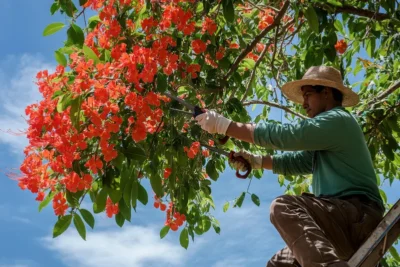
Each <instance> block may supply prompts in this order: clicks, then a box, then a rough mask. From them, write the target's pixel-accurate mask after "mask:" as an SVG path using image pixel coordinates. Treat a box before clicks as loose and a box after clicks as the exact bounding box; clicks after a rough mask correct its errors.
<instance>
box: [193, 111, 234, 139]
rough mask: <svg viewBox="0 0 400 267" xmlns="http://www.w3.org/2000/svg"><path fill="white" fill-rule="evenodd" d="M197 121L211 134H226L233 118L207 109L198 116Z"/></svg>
mask: <svg viewBox="0 0 400 267" xmlns="http://www.w3.org/2000/svg"><path fill="white" fill-rule="evenodd" d="M195 119H196V121H197V123H198V124H199V125H200V127H201V128H202V129H203V130H204V131H207V132H209V133H211V134H214V133H218V134H223V135H225V134H226V131H227V130H228V127H229V124H231V122H232V121H231V120H230V119H227V118H225V117H224V116H222V115H220V114H218V113H217V112H215V111H213V110H206V112H204V113H203V114H200V115H197V116H196V118H195Z"/></svg>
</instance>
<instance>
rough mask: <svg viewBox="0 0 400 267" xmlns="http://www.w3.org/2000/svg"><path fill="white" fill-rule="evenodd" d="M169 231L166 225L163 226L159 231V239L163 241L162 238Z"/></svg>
mask: <svg viewBox="0 0 400 267" xmlns="http://www.w3.org/2000/svg"><path fill="white" fill-rule="evenodd" d="M169 229H170V228H169V226H168V225H166V226H164V227H163V228H162V229H161V231H160V238H161V239H163V238H164V237H165V236H166V235H167V234H168V232H169Z"/></svg>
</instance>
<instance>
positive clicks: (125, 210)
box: [118, 199, 132, 222]
mask: <svg viewBox="0 0 400 267" xmlns="http://www.w3.org/2000/svg"><path fill="white" fill-rule="evenodd" d="M118 208H119V211H120V212H121V214H122V215H123V216H124V218H125V220H127V221H129V222H130V221H131V217H132V209H131V208H130V206H129V207H128V205H126V203H125V201H124V199H121V200H120V201H119V204H118Z"/></svg>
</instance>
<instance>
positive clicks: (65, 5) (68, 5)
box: [59, 0, 78, 18]
mask: <svg viewBox="0 0 400 267" xmlns="http://www.w3.org/2000/svg"><path fill="white" fill-rule="evenodd" d="M59 3H60V6H61V9H62V10H63V11H64V12H65V14H67V16H68V17H71V18H72V17H73V16H74V13H75V12H76V11H78V9H76V6H75V5H74V3H73V2H72V0H59Z"/></svg>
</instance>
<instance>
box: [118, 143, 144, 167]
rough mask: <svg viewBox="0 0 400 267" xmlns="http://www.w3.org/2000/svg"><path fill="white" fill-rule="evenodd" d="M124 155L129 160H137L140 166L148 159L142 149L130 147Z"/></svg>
mask: <svg viewBox="0 0 400 267" xmlns="http://www.w3.org/2000/svg"><path fill="white" fill-rule="evenodd" d="M122 153H124V155H125V156H126V157H127V158H129V159H132V160H137V161H138V162H139V163H140V164H141V163H143V162H144V161H145V160H146V159H147V156H146V153H145V152H144V150H143V149H141V148H140V147H130V148H128V149H126V150H124V151H123V152H122Z"/></svg>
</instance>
